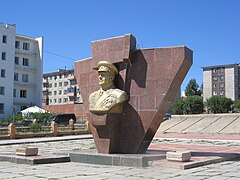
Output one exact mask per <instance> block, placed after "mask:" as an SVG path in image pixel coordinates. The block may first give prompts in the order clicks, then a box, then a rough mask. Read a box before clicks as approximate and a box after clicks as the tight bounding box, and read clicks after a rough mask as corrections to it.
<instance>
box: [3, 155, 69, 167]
mask: <svg viewBox="0 0 240 180" xmlns="http://www.w3.org/2000/svg"><path fill="white" fill-rule="evenodd" d="M0 161H9V162H13V163H18V164H28V165H34V164H49V163H63V162H69V161H70V159H69V156H68V155H56V154H47V155H36V156H19V155H16V154H14V153H1V154H0Z"/></svg>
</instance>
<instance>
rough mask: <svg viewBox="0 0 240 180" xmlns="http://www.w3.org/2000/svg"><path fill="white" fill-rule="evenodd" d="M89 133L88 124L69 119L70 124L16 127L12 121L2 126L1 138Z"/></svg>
mask: <svg viewBox="0 0 240 180" xmlns="http://www.w3.org/2000/svg"><path fill="white" fill-rule="evenodd" d="M33 126H34V124H33ZM88 133H89V132H88V130H87V127H86V125H84V124H81V125H79V124H74V121H73V120H70V121H69V125H68V126H59V125H58V124H57V123H55V122H52V124H51V126H37V124H36V126H35V127H16V126H15V125H14V124H13V123H11V124H10V125H9V126H8V127H5V128H0V139H19V138H31V137H45V136H62V135H77V134H88Z"/></svg>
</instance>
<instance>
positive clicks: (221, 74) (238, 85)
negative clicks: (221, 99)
mask: <svg viewBox="0 0 240 180" xmlns="http://www.w3.org/2000/svg"><path fill="white" fill-rule="evenodd" d="M212 96H226V97H228V98H231V99H232V100H237V99H240V64H227V65H217V66H208V67H203V98H204V100H206V99H208V98H210V97H212Z"/></svg>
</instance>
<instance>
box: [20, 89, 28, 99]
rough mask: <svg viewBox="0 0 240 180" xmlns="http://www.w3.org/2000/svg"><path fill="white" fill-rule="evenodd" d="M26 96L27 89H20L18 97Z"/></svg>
mask: <svg viewBox="0 0 240 180" xmlns="http://www.w3.org/2000/svg"><path fill="white" fill-rule="evenodd" d="M26 97H27V90H20V98H26Z"/></svg>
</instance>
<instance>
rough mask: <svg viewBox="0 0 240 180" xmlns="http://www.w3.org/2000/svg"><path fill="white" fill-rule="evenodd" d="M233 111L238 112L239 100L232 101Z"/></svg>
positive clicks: (239, 109)
mask: <svg viewBox="0 0 240 180" xmlns="http://www.w3.org/2000/svg"><path fill="white" fill-rule="evenodd" d="M234 112H237V113H240V100H236V101H234Z"/></svg>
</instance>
